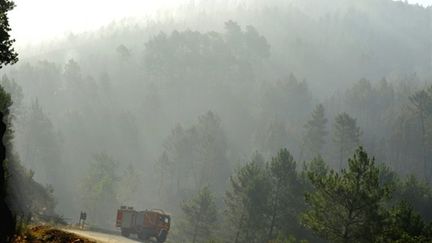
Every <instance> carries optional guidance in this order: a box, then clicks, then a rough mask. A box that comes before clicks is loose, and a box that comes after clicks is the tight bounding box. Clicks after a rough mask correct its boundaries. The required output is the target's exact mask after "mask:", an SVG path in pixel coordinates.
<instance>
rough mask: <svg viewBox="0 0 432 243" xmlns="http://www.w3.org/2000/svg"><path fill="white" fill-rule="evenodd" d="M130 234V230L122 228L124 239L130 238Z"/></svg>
mask: <svg viewBox="0 0 432 243" xmlns="http://www.w3.org/2000/svg"><path fill="white" fill-rule="evenodd" d="M129 234H130V232H129V230H128V229H125V228H121V235H122V236H124V237H129Z"/></svg>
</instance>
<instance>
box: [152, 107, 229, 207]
mask: <svg viewBox="0 0 432 243" xmlns="http://www.w3.org/2000/svg"><path fill="white" fill-rule="evenodd" d="M164 147H165V150H164V151H163V152H162V155H161V156H160V158H159V159H158V161H157V164H156V167H157V169H158V172H159V173H158V174H159V175H163V176H164V178H163V179H164V180H165V181H160V182H159V191H160V195H161V196H162V200H163V201H170V202H175V201H178V200H179V199H180V200H181V199H182V198H184V197H185V196H187V193H186V191H187V190H189V191H197V190H199V188H200V187H201V185H203V184H206V183H208V184H209V185H210V187H211V188H212V190H214V192H215V193H216V195H218V196H221V195H222V194H223V192H224V190H225V184H226V180H227V179H228V177H229V175H230V173H231V168H230V165H229V161H228V159H227V141H226V137H225V133H224V130H223V129H222V127H221V121H220V118H219V117H218V116H217V115H216V114H214V113H213V112H211V111H209V112H207V113H206V114H204V115H201V116H199V117H198V122H197V123H196V124H194V125H192V126H191V127H190V128H188V129H183V127H181V126H180V125H179V126H177V127H176V128H175V129H173V130H172V132H171V135H170V136H169V137H168V138H167V139H166V143H165V146H164ZM158 180H161V178H158ZM164 199H165V200H164Z"/></svg>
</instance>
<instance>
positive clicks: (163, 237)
mask: <svg viewBox="0 0 432 243" xmlns="http://www.w3.org/2000/svg"><path fill="white" fill-rule="evenodd" d="M167 235H168V232H167V231H166V230H161V232H160V233H159V235H158V236H157V237H156V239H157V242H158V243H163V242H165V241H166V238H167Z"/></svg>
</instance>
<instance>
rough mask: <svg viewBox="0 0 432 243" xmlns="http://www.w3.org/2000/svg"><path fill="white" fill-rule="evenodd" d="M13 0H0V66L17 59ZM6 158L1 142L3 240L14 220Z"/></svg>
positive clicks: (0, 118) (1, 124)
mask: <svg viewBox="0 0 432 243" xmlns="http://www.w3.org/2000/svg"><path fill="white" fill-rule="evenodd" d="M14 6H15V4H14V3H13V1H9V0H0V68H1V67H3V66H4V65H7V64H13V63H15V62H16V61H18V55H17V53H16V52H15V51H14V49H13V47H12V44H13V42H14V40H13V39H11V38H10V35H9V31H10V30H11V28H10V27H9V20H8V16H7V12H8V11H10V10H12V9H13V8H14ZM6 117H7V112H6V111H5V110H2V111H0V137H1V138H3V136H4V135H5V132H6V128H7V127H6V123H5V120H6ZM5 159H6V147H5V145H4V144H3V143H1V146H0V163H1V164H0V225H1V227H0V241H1V242H5V241H7V240H8V236H10V235H12V234H13V231H14V229H15V222H14V219H13V216H12V213H11V211H10V209H9V207H8V206H7V204H6V202H5V197H6V180H5V168H4V161H5Z"/></svg>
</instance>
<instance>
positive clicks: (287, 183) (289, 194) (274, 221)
mask: <svg viewBox="0 0 432 243" xmlns="http://www.w3.org/2000/svg"><path fill="white" fill-rule="evenodd" d="M268 170H269V175H270V178H271V187H272V188H271V196H270V202H269V210H270V211H269V218H270V222H269V226H268V240H272V239H275V236H278V235H279V236H280V235H282V236H283V237H286V238H288V237H289V236H290V234H298V233H300V232H299V231H300V229H299V226H300V225H299V223H298V220H297V216H298V215H299V214H300V211H301V210H302V209H303V206H302V205H303V204H304V202H303V193H304V191H303V189H304V188H303V185H302V183H301V180H300V178H299V176H298V174H297V171H296V162H295V161H294V159H293V157H292V155H291V154H290V153H289V152H288V150H287V149H281V150H280V151H279V152H278V154H277V156H275V157H273V158H272V160H271V161H270V163H269V164H268Z"/></svg>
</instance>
